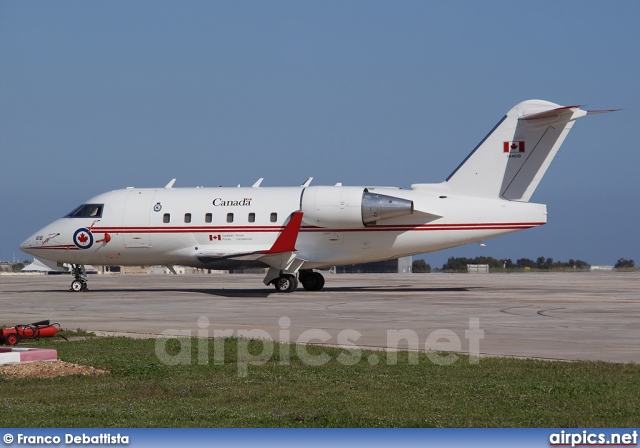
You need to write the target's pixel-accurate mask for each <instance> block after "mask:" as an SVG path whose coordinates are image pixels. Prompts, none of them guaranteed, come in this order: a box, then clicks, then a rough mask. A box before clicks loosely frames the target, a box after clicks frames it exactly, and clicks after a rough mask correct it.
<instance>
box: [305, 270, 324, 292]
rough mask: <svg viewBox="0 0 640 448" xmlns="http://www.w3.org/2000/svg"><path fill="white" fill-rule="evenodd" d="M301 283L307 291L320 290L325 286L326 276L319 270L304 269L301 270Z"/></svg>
mask: <svg viewBox="0 0 640 448" xmlns="http://www.w3.org/2000/svg"><path fill="white" fill-rule="evenodd" d="M300 283H302V287H303V288H304V289H306V290H307V291H320V290H321V289H322V288H323V287H324V277H323V276H322V274H321V273H319V272H313V271H311V270H306V269H303V270H301V271H300Z"/></svg>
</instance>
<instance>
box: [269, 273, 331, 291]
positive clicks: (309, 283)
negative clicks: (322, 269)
mask: <svg viewBox="0 0 640 448" xmlns="http://www.w3.org/2000/svg"><path fill="white" fill-rule="evenodd" d="M298 275H299V277H300V283H302V286H303V288H304V289H306V290H307V291H319V290H321V289H322V287H323V286H324V277H323V276H322V274H320V273H319V272H313V271H311V270H307V269H304V270H301V271H300V272H299V274H298ZM271 283H272V284H273V286H275V288H276V291H278V292H293V291H295V290H296V288H297V287H298V279H297V278H296V276H295V275H293V274H280V276H279V277H277V278H275V279H273V280H272V281H271Z"/></svg>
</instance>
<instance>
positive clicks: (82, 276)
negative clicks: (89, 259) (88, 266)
mask: <svg viewBox="0 0 640 448" xmlns="http://www.w3.org/2000/svg"><path fill="white" fill-rule="evenodd" d="M71 273H72V274H73V277H74V280H73V281H72V282H71V288H69V291H71V292H85V291H89V288H87V277H86V275H87V272H86V271H85V269H84V266H83V265H81V264H74V265H73V269H72V271H71Z"/></svg>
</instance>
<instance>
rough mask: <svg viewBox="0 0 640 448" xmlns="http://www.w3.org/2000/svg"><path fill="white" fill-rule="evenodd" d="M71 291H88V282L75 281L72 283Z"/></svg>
mask: <svg viewBox="0 0 640 448" xmlns="http://www.w3.org/2000/svg"><path fill="white" fill-rule="evenodd" d="M71 291H73V292H83V291H87V282H85V281H83V280H74V281H72V282H71Z"/></svg>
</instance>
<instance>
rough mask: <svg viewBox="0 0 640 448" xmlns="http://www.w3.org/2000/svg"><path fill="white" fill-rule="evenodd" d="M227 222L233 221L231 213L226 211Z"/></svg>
mask: <svg viewBox="0 0 640 448" xmlns="http://www.w3.org/2000/svg"><path fill="white" fill-rule="evenodd" d="M227 222H233V213H227Z"/></svg>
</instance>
